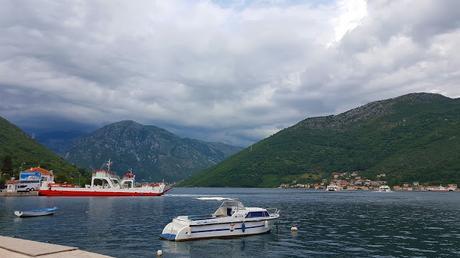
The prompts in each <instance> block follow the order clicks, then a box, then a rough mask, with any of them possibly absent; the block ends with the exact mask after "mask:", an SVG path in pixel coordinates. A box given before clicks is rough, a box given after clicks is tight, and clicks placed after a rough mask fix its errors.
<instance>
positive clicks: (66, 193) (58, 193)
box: [38, 189, 166, 196]
mask: <svg viewBox="0 0 460 258" xmlns="http://www.w3.org/2000/svg"><path fill="white" fill-rule="evenodd" d="M165 192H166V191H164V192H147V191H146V192H135V191H94V190H86V189H85V190H80V191H75V190H70V189H69V190H57V189H51V190H39V191H38V194H39V195H41V196H161V195H163V194H164V193H165Z"/></svg>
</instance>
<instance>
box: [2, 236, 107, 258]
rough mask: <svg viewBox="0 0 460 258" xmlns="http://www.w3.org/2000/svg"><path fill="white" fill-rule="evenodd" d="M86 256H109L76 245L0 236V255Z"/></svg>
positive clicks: (13, 256) (104, 257) (95, 257)
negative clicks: (81, 248) (84, 249)
mask: <svg viewBox="0 0 460 258" xmlns="http://www.w3.org/2000/svg"><path fill="white" fill-rule="evenodd" d="M37 256H39V257H45V258H46V257H48V258H51V257H87V258H110V257H112V256H107V255H103V254H98V253H93V252H88V251H83V250H80V249H79V248H78V247H72V246H65V245H56V244H49V243H43V242H38V241H32V240H27V239H21V238H14V237H7V236H0V257H10V258H26V257H37Z"/></svg>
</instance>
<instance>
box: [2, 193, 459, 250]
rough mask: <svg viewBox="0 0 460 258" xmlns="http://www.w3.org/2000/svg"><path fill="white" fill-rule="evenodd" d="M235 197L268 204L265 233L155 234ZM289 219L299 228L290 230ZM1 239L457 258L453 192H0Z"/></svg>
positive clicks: (86, 246) (91, 246)
mask: <svg viewBox="0 0 460 258" xmlns="http://www.w3.org/2000/svg"><path fill="white" fill-rule="evenodd" d="M202 196H220V197H230V198H239V199H240V200H242V201H243V203H244V204H245V205H246V206H259V207H274V208H278V209H280V210H281V219H280V220H279V223H278V226H277V228H275V229H274V230H273V231H272V232H271V233H269V234H264V235H257V236H248V237H242V238H234V239H210V240H198V241H190V242H179V243H175V242H167V241H163V240H159V238H158V236H159V234H160V233H161V231H162V229H163V227H164V226H165V225H166V224H167V223H168V222H169V221H170V220H171V219H172V218H173V217H175V216H178V215H192V214H209V213H212V212H213V211H214V209H216V208H217V206H218V205H219V204H220V203H219V202H217V201H202V200H197V199H196V198H198V197H202ZM50 206H58V207H59V208H60V210H59V211H58V212H57V213H56V214H55V216H49V217H37V218H28V219H19V218H15V216H14V215H13V211H14V210H18V209H29V208H37V207H50ZM293 224H297V225H298V227H299V231H298V232H297V233H291V231H290V226H291V225H293ZM0 235H6V236H16V237H20V238H26V239H31V240H37V241H48V242H51V243H56V244H63V245H70V246H77V247H79V248H81V249H83V250H89V251H94V252H98V253H102V254H107V255H111V256H116V257H153V256H154V254H155V252H156V250H158V249H162V250H163V252H164V253H165V255H164V257H189V256H192V257H217V256H219V257H256V256H258V257H324V256H342V257H350V256H360V257H370V256H373V257H383V256H385V257H392V256H397V257H404V256H407V257H408V256H418V257H424V256H427V257H433V256H436V257H443V256H446V257H452V256H457V257H459V256H460V193H431V192H425V193H416V192H413V193H411V192H403V193H375V192H337V193H330V192H315V191H305V190H294V189H293V190H284V189H229V188H177V189H174V190H172V191H171V192H170V193H169V194H168V195H166V196H163V197H153V198H152V197H140V198H139V197H137V198H131V197H121V198H120V197H118V198H104V197H102V198H101V197H99V198H75V197H71V198H65V197H21V198H0Z"/></svg>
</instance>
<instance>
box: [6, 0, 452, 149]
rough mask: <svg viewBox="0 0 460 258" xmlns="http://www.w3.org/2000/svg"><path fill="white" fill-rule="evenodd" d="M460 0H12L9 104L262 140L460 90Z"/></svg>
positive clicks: (22, 114)
mask: <svg viewBox="0 0 460 258" xmlns="http://www.w3.org/2000/svg"><path fill="white" fill-rule="evenodd" d="M459 3H460V2H459V1H455V0H452V1H449V0H445V1H435V0H433V1H429V0H417V1H408V0H407V1H406V0H404V1H385V0H382V1H380V0H373V1H370V2H367V3H366V2H364V1H354V0H350V1H338V2H334V1H325V2H322V1H317V2H309V3H303V2H298V1H241V2H235V3H233V4H229V3H228V2H220V1H217V2H210V1H198V2H195V1H192V2H190V1H150V0H148V1H147V0H145V1H142V0H138V1H134V2H126V1H110V2H107V1H59V2H55V1H6V0H4V1H2V3H1V6H2V8H0V34H1V35H2V36H1V37H0V96H2V102H1V103H0V114H1V115H3V116H6V117H7V118H9V119H11V120H13V121H17V122H20V123H22V124H24V123H26V122H24V121H28V120H29V118H31V117H50V116H53V117H61V118H65V119H70V120H75V121H82V122H84V123H93V124H98V125H100V124H101V123H108V122H114V121H117V120H121V119H134V120H137V121H139V122H143V123H150V124H156V125H159V126H166V127H168V128H170V129H174V130H175V131H176V132H179V133H181V134H182V135H190V136H196V137H199V138H206V139H210V140H220V141H226V142H231V143H235V144H248V143H250V142H252V141H254V140H257V139H260V138H262V137H264V136H268V135H270V134H272V133H273V132H275V131H277V130H279V129H280V128H282V127H285V126H289V125H292V124H293V123H295V122H297V121H299V120H301V119H303V118H305V117H307V116H313V115H324V114H330V113H336V112H340V111H344V110H346V109H347V108H351V107H354V106H356V105H359V104H364V103H366V102H368V101H372V100H377V99H382V98H386V97H394V96H397V95H400V94H404V93H408V92H414V91H429V92H439V93H443V94H446V95H448V96H452V97H456V96H460V88H459V87H458V82H459V72H458V71H460V69H459V68H460V61H459V60H460V56H459V52H458V51H457V50H456V47H457V46H458V45H459V44H460V13H459V12H460V6H459V5H460V4H459ZM34 121H35V120H34Z"/></svg>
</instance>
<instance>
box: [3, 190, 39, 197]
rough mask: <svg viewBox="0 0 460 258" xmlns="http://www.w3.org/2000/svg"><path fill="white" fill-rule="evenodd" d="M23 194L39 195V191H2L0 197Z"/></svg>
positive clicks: (20, 195)
mask: <svg viewBox="0 0 460 258" xmlns="http://www.w3.org/2000/svg"><path fill="white" fill-rule="evenodd" d="M22 196H38V191H30V192H6V191H1V192H0V197H22Z"/></svg>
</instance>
